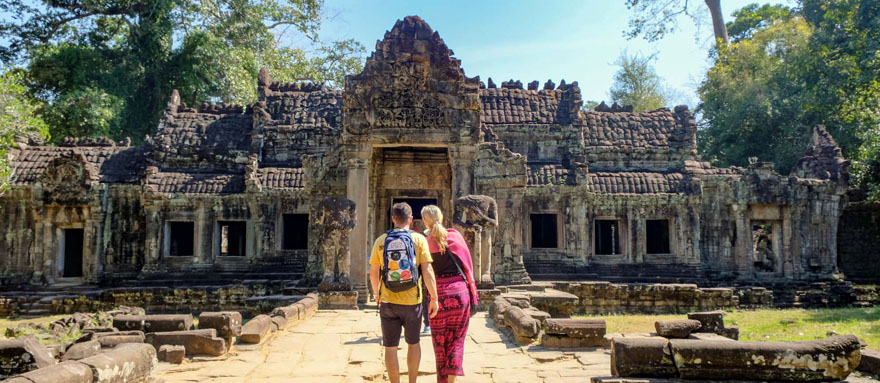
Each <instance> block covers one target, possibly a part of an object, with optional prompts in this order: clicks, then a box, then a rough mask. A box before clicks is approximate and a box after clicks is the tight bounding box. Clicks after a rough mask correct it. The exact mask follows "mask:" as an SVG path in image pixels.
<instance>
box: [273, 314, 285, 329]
mask: <svg viewBox="0 0 880 383" xmlns="http://www.w3.org/2000/svg"><path fill="white" fill-rule="evenodd" d="M271 318H272V331H273V332H274V331H280V330H284V328H285V326H287V319H284V318H282V317H271Z"/></svg>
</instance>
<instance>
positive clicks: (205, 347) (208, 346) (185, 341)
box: [146, 328, 227, 356]
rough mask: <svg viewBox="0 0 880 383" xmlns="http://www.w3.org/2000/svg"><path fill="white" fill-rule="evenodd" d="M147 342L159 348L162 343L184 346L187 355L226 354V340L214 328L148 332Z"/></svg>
mask: <svg viewBox="0 0 880 383" xmlns="http://www.w3.org/2000/svg"><path fill="white" fill-rule="evenodd" d="M146 342H147V343H149V344H151V345H153V347H155V348H156V349H157V350H158V349H159V348H161V347H162V345H166V344H169V345H175V346H184V347H185V348H186V354H187V355H211V356H220V355H223V354H226V351H227V348H226V340H224V339H223V338H218V337H217V330H214V329H212V328H207V329H201V330H188V331H165V332H153V333H149V334H147V338H146Z"/></svg>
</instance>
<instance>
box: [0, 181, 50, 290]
mask: <svg viewBox="0 0 880 383" xmlns="http://www.w3.org/2000/svg"><path fill="white" fill-rule="evenodd" d="M32 193H33V192H32V190H31V188H29V187H23V186H13V187H12V188H11V189H9V190H7V191H6V192H5V193H4V194H3V198H0V214H2V217H4V218H3V219H2V220H0V233H3V236H2V237H0V268H2V271H3V272H2V284H4V285H7V284H20V283H24V282H26V281H27V280H28V279H30V276H31V274H32V273H33V272H34V271H37V270H40V269H41V267H42V265H40V264H39V263H38V262H37V261H36V259H35V257H33V256H32V254H33V253H34V252H35V250H36V249H35V246H36V231H35V228H36V226H37V217H36V216H35V215H34V211H35V209H36V206H35V205H36V204H37V203H38V201H35V200H34V198H33V195H32Z"/></svg>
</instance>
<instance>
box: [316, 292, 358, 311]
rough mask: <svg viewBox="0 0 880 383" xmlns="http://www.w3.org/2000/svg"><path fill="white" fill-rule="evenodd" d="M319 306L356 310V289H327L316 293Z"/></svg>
mask: <svg viewBox="0 0 880 383" xmlns="http://www.w3.org/2000/svg"><path fill="white" fill-rule="evenodd" d="M318 296H319V297H320V298H319V306H320V307H323V308H325V309H331V310H357V308H358V307H357V299H358V292H357V291H329V292H322V293H320V294H318Z"/></svg>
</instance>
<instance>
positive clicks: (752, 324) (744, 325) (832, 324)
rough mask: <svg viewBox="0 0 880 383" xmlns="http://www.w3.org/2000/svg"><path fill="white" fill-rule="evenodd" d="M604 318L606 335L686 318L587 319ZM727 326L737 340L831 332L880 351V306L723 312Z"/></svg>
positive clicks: (821, 336)
mask: <svg viewBox="0 0 880 383" xmlns="http://www.w3.org/2000/svg"><path fill="white" fill-rule="evenodd" d="M589 317H590V318H601V319H605V322H606V323H607V324H608V332H609V333H639V332H641V333H647V332H654V322H655V321H658V320H671V319H683V318H686V317H687V316H686V315H683V314H682V315H677V314H671V315H640V314H638V315H637V314H633V315H630V314H615V315H601V316H592V315H591V316H589ZM724 323H725V324H726V325H733V326H739V334H740V340H762V341H792V340H812V339H824V338H826V337H827V336H828V334H829V333H830V332H832V331H833V332H835V333H837V334H840V335H847V334H853V335H855V336H858V337H859V338H860V339H862V340H863V341H865V342H866V343H868V348H869V349H872V350H877V351H880V306H877V307H870V308H839V309H810V310H804V309H762V310H734V311H730V312H725V313H724Z"/></svg>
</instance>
